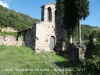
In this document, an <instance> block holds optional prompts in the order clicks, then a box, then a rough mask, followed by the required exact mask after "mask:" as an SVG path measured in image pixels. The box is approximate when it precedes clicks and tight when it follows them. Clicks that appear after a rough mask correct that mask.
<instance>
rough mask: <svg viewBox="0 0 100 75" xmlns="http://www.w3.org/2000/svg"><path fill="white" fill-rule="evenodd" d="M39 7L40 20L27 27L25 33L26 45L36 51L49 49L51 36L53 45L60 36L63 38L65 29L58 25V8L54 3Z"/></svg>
mask: <svg viewBox="0 0 100 75" xmlns="http://www.w3.org/2000/svg"><path fill="white" fill-rule="evenodd" d="M41 8H42V12H41V14H42V15H41V21H40V22H39V23H37V24H36V25H34V26H33V28H32V29H29V30H28V31H27V33H26V35H25V44H26V46H28V47H30V48H32V49H34V50H35V51H36V52H41V51H51V50H50V38H51V37H54V45H56V44H57V42H58V41H59V40H61V38H63V39H64V38H65V30H64V28H62V27H61V26H60V16H59V10H57V9H56V5H55V4H54V3H50V4H47V5H43V6H42V7H41ZM47 13H48V14H49V15H48V14H47ZM48 16H49V17H48ZM62 44H63V43H62ZM62 49H64V47H63V48H62Z"/></svg>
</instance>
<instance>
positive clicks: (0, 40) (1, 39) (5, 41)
mask: <svg viewBox="0 0 100 75" xmlns="http://www.w3.org/2000/svg"><path fill="white" fill-rule="evenodd" d="M22 42H23V38H22V37H19V38H18V41H17V40H16V38H15V37H14V36H11V35H7V36H0V45H5V46H22Z"/></svg>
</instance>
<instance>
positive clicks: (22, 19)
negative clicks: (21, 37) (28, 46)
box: [0, 5, 39, 31]
mask: <svg viewBox="0 0 100 75" xmlns="http://www.w3.org/2000/svg"><path fill="white" fill-rule="evenodd" d="M37 21H39V20H38V19H34V18H31V17H30V16H29V15H25V14H23V13H20V12H15V11H14V10H9V9H7V8H5V7H2V6H1V5H0V27H13V28H14V29H17V30H19V31H20V30H23V29H26V28H29V27H31V26H33V24H35V23H36V22H37Z"/></svg>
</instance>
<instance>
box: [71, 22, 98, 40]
mask: <svg viewBox="0 0 100 75" xmlns="http://www.w3.org/2000/svg"><path fill="white" fill-rule="evenodd" d="M98 28H99V27H95V26H90V25H86V24H82V27H81V36H82V40H83V41H85V40H89V36H90V34H91V33H92V32H93V31H94V30H96V29H98ZM72 34H73V40H74V41H76V40H78V26H76V27H75V29H74V31H73V33H72Z"/></svg>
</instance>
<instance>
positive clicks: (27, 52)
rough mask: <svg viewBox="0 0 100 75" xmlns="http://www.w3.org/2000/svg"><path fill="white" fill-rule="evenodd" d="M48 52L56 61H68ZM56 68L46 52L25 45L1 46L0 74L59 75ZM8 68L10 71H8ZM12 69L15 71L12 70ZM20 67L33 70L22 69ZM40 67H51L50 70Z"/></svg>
mask: <svg viewBox="0 0 100 75" xmlns="http://www.w3.org/2000/svg"><path fill="white" fill-rule="evenodd" d="M48 54H49V55H51V56H52V59H53V60H54V62H63V61H68V60H67V59H65V58H63V57H61V56H59V55H56V53H55V52H48ZM62 65H63V64H62ZM63 66H64V65H63ZM54 68H55V67H54V65H53V64H52V63H51V61H50V60H49V58H48V56H47V53H46V52H43V53H35V52H34V51H33V50H31V49H30V48H27V47H25V46H24V47H13V46H10V47H6V46H0V75H58V73H57V71H54ZM7 69H8V71H6V70H7ZM11 69H12V70H14V71H10V70H11ZM17 69H19V71H18V70H17ZM20 69H28V70H29V69H31V70H29V71H27V70H26V71H20ZM40 69H49V70H50V71H40ZM15 70H17V71H15ZM38 70H39V71H38ZM51 70H52V71H51Z"/></svg>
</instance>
